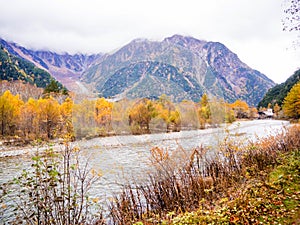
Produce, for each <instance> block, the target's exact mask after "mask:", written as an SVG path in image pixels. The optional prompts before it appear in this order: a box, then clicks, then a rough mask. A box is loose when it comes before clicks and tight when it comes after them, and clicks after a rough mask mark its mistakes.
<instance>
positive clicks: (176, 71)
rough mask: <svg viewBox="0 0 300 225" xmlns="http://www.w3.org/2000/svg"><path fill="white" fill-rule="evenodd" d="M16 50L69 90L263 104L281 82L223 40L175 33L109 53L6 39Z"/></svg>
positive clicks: (137, 41)
mask: <svg viewBox="0 0 300 225" xmlns="http://www.w3.org/2000/svg"><path fill="white" fill-rule="evenodd" d="M0 42H1V45H3V46H4V47H5V48H6V49H7V50H8V52H9V53H10V54H12V55H15V56H18V57H21V58H23V59H25V60H28V61H30V62H32V63H34V64H35V65H36V66H38V67H40V68H43V69H46V70H47V71H48V72H49V73H50V74H51V75H53V76H54V77H55V78H56V79H57V80H59V81H60V82H61V83H63V84H64V85H65V86H66V87H67V88H68V89H69V90H72V91H75V92H77V93H78V92H81V93H85V94H88V93H91V92H97V93H98V94H99V95H100V96H103V97H111V98H123V97H128V98H137V97H149V98H157V97H159V96H160V95H162V94H166V95H168V96H170V98H171V100H173V101H181V100H183V99H189V100H193V101H199V99H200V98H201V96H202V94H203V93H207V94H209V95H212V96H216V97H219V98H224V99H225V100H226V101H228V102H233V101H235V100H237V99H242V100H244V101H246V102H247V103H248V104H249V105H257V104H258V102H259V101H260V100H261V99H262V97H263V96H264V94H265V93H266V92H267V90H268V89H269V88H271V87H273V86H274V85H275V84H274V82H273V81H272V80H270V79H269V78H267V77H266V76H265V75H263V74H262V73H260V72H259V71H257V70H254V69H251V68H250V67H249V66H247V65H246V64H245V63H243V62H242V61H241V60H240V59H239V58H238V56H237V55H236V54H234V53H233V52H231V51H230V50H229V49H228V48H227V47H226V46H225V45H223V44H222V43H219V42H209V41H203V40H198V39H195V38H192V37H185V36H180V35H174V36H172V37H168V38H165V39H164V40H163V41H161V42H158V41H148V40H145V39H136V40H133V41H132V42H130V43H129V44H127V45H125V46H123V47H122V48H120V49H119V50H117V51H115V52H113V53H109V54H92V55H87V54H75V55H70V54H67V53H64V54H58V53H55V52H51V51H40V50H39V51H35V50H31V49H26V48H24V47H21V46H19V45H17V44H15V43H11V42H6V41H4V40H2V39H0Z"/></svg>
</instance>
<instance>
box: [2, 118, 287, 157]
mask: <svg viewBox="0 0 300 225" xmlns="http://www.w3.org/2000/svg"><path fill="white" fill-rule="evenodd" d="M287 125H289V122H288V121H285V120H248V121H236V122H234V123H232V124H229V125H226V124H223V125H221V126H220V127H219V128H208V129H205V130H189V131H187V130H184V131H180V132H174V133H157V134H156V133H154V134H144V135H118V136H110V137H97V138H93V139H89V140H78V141H74V142H71V145H72V146H77V147H80V148H85V149H88V148H96V147H99V146H101V147H103V148H105V149H111V148H116V147H120V146H126V145H142V144H145V143H146V144H151V143H153V147H155V144H156V143H158V142H162V141H168V140H177V141H178V142H179V144H180V140H182V141H183V142H184V140H188V139H190V138H194V137H196V138H198V140H199V142H198V143H196V144H197V145H195V146H194V147H197V146H198V145H200V144H205V143H206V144H212V143H211V142H216V140H215V138H216V137H217V138H219V139H222V138H223V137H224V135H227V134H226V132H225V130H227V131H229V133H230V134H231V135H233V136H241V137H243V138H245V139H247V140H248V139H253V140H255V139H256V137H265V136H267V135H275V134H276V132H278V130H280V129H282V127H283V126H287ZM249 128H250V129H251V131H250V132H249ZM258 128H259V129H258ZM208 136H212V137H211V138H209V139H210V141H207V139H208ZM204 137H205V138H204ZM202 142H203V143H202ZM49 146H51V148H53V149H54V150H55V151H60V150H61V149H62V148H63V147H64V145H63V144H60V143H59V142H53V143H44V144H42V145H41V144H39V145H34V146H33V145H27V146H7V145H3V143H0V158H3V157H16V156H19V155H32V154H34V153H35V152H36V151H37V149H38V150H39V151H45V150H46V149H47V148H49Z"/></svg>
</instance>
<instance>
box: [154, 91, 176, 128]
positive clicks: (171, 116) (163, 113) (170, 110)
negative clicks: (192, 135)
mask: <svg viewBox="0 0 300 225" xmlns="http://www.w3.org/2000/svg"><path fill="white" fill-rule="evenodd" d="M156 111H157V113H158V117H159V118H161V119H163V121H164V122H165V123H166V125H167V130H166V131H167V132H171V131H180V127H181V118H180V113H179V111H178V110H177V109H176V108H175V106H174V104H173V103H172V102H171V101H170V99H168V97H167V96H166V95H162V96H161V97H160V98H159V99H158V101H157V104H156Z"/></svg>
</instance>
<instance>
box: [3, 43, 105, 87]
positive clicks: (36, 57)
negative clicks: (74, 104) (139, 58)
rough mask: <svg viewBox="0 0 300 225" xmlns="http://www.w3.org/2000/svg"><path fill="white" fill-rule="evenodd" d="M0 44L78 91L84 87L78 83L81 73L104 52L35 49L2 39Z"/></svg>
mask: <svg viewBox="0 0 300 225" xmlns="http://www.w3.org/2000/svg"><path fill="white" fill-rule="evenodd" d="M0 44H1V45H2V46H3V47H4V48H6V49H7V50H8V51H9V53H10V54H12V55H14V56H17V57H21V58H23V59H25V60H27V61H30V62H32V63H34V64H35V65H36V66H37V67H40V68H42V69H44V70H47V71H48V72H49V73H50V74H51V75H53V76H54V77H55V78H56V79H57V80H58V81H60V82H61V83H63V84H64V85H65V86H66V87H67V88H68V89H70V90H73V91H78V90H80V89H82V86H81V84H78V83H77V82H79V78H80V76H81V74H82V73H83V72H84V71H85V70H86V69H87V68H88V67H89V66H90V65H91V64H92V63H93V62H95V61H96V60H97V59H98V58H101V56H102V54H92V55H87V54H74V55H70V54H68V53H64V54H58V53H55V52H51V51H40V50H39V51H35V50H31V49H26V48H24V47H22V46H19V45H18V44H15V43H11V42H7V41H5V40H3V39H0Z"/></svg>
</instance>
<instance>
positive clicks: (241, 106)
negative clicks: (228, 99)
mask: <svg viewBox="0 0 300 225" xmlns="http://www.w3.org/2000/svg"><path fill="white" fill-rule="evenodd" d="M231 107H232V109H233V111H234V113H235V117H236V118H239V119H241V118H248V117H249V115H248V114H249V106H248V104H247V103H246V102H244V101H242V100H240V99H238V100H236V101H235V102H234V103H232V104H231Z"/></svg>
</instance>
